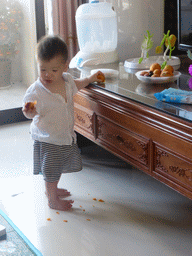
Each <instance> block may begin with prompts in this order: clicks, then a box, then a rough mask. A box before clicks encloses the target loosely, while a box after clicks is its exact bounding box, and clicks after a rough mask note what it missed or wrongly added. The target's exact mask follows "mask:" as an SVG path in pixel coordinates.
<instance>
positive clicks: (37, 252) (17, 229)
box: [0, 209, 43, 256]
mask: <svg viewBox="0 0 192 256" xmlns="http://www.w3.org/2000/svg"><path fill="white" fill-rule="evenodd" d="M0 214H1V215H2V216H3V218H4V219H5V220H6V221H7V222H8V223H9V224H10V225H11V226H12V227H13V228H14V229H15V230H16V232H17V233H18V234H19V236H20V237H21V238H22V239H23V240H24V241H25V242H26V244H28V245H29V247H30V248H31V249H32V250H33V251H34V253H36V255H37V256H43V254H42V253H41V252H40V251H39V250H38V249H37V248H36V247H35V246H34V245H33V244H32V243H31V242H30V241H29V239H28V238H27V237H26V236H25V235H24V234H23V233H22V232H21V230H20V229H19V228H18V227H17V226H16V225H15V224H14V223H13V222H12V220H11V219H9V217H8V216H7V215H6V214H5V213H4V212H3V211H2V210H1V209H0Z"/></svg>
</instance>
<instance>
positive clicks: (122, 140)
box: [116, 135, 124, 144]
mask: <svg viewBox="0 0 192 256" xmlns="http://www.w3.org/2000/svg"><path fill="white" fill-rule="evenodd" d="M116 139H117V140H118V141H119V143H120V144H123V143H124V139H123V138H122V137H121V136H119V135H116Z"/></svg>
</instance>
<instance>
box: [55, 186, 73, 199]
mask: <svg viewBox="0 0 192 256" xmlns="http://www.w3.org/2000/svg"><path fill="white" fill-rule="evenodd" d="M70 195H71V193H70V192H69V191H67V189H62V188H57V196H58V197H62V198H64V197H68V196H70Z"/></svg>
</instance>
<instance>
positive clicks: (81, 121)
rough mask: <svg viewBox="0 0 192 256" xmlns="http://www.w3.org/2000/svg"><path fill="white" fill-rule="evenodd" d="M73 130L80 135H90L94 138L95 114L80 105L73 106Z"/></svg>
mask: <svg viewBox="0 0 192 256" xmlns="http://www.w3.org/2000/svg"><path fill="white" fill-rule="evenodd" d="M74 117H75V130H76V131H77V132H80V133H82V134H84V133H85V134H87V135H88V134H90V135H91V136H94V133H95V129H94V124H95V121H94V120H95V114H94V112H93V111H91V110H88V109H86V108H84V107H82V106H80V105H77V104H75V107H74Z"/></svg>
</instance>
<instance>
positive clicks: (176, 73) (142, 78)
mask: <svg viewBox="0 0 192 256" xmlns="http://www.w3.org/2000/svg"><path fill="white" fill-rule="evenodd" d="M143 71H147V72H149V70H141V71H138V72H137V73H135V75H136V77H137V78H138V79H139V80H140V81H141V82H143V83H148V84H164V83H171V82H174V81H176V80H177V79H178V78H179V77H180V75H181V73H180V72H179V71H174V73H173V76H167V77H148V76H141V75H140V74H141V73H142V72H143Z"/></svg>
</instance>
